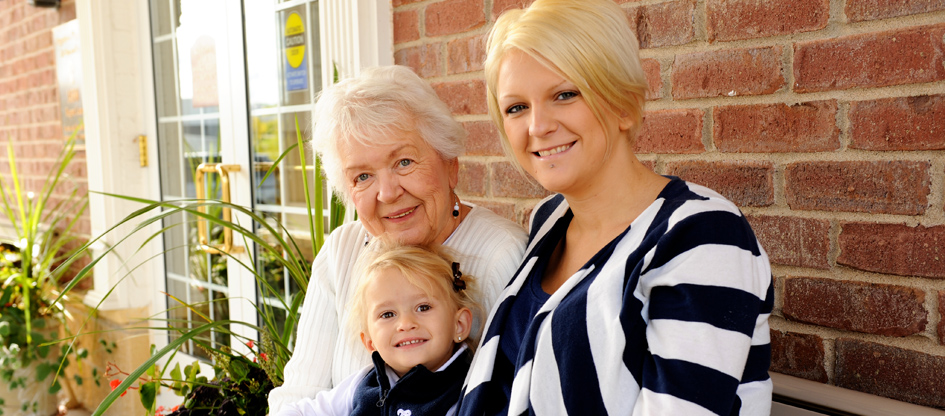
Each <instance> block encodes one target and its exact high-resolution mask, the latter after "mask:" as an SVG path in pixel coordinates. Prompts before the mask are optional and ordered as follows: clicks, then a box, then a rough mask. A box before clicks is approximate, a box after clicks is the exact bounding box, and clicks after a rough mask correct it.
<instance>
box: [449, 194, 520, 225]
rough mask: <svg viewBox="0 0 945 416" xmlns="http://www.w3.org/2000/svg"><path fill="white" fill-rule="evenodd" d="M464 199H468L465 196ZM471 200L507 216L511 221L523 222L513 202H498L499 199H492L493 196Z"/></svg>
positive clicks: (502, 215) (504, 216) (503, 216)
mask: <svg viewBox="0 0 945 416" xmlns="http://www.w3.org/2000/svg"><path fill="white" fill-rule="evenodd" d="M463 200H464V201H465V200H466V199H465V198H464V199H463ZM470 202H472V203H474V204H476V205H478V206H480V207H483V208H486V209H488V210H490V211H492V212H494V213H496V214H498V215H499V216H500V217H502V218H505V219H507V220H509V221H512V222H514V223H516V224H521V221H520V220H519V216H518V214H517V213H516V212H515V204H513V203H508V202H497V201H495V200H493V199H491V198H486V199H472V200H470Z"/></svg>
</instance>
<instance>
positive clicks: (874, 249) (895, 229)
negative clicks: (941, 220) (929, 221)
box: [837, 222, 945, 279]
mask: <svg viewBox="0 0 945 416" xmlns="http://www.w3.org/2000/svg"><path fill="white" fill-rule="evenodd" d="M837 244H838V245H839V247H840V256H839V257H837V263H838V264H842V265H845V266H850V267H853V268H855V269H860V270H866V271H871V272H878V273H887V274H896V275H900V276H921V277H930V278H936V279H945V226H943V225H938V226H932V227H925V226H921V225H919V226H915V227H909V226H907V225H904V224H875V223H861V222H849V223H843V224H841V229H840V236H839V237H838V239H837Z"/></svg>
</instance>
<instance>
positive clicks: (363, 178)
mask: <svg viewBox="0 0 945 416" xmlns="http://www.w3.org/2000/svg"><path fill="white" fill-rule="evenodd" d="M370 177H371V175H368V174H367V173H362V174H360V175H358V177H356V178H354V181H355V182H364V181H366V180H368V179H369V178H370Z"/></svg>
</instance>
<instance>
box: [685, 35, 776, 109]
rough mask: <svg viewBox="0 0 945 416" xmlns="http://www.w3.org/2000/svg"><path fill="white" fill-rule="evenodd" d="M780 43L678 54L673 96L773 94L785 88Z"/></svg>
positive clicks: (699, 96)
mask: <svg viewBox="0 0 945 416" xmlns="http://www.w3.org/2000/svg"><path fill="white" fill-rule="evenodd" d="M781 55H782V47H781V46H769V47H762V48H747V49H729V50H719V51H711V52H696V53H689V54H682V55H676V61H675V62H673V71H672V88H673V98H674V99H676V100H686V99H690V98H704V97H718V96H737V95H762V94H771V93H773V92H775V91H778V90H780V89H781V88H782V87H784V76H783V75H782V74H781Z"/></svg>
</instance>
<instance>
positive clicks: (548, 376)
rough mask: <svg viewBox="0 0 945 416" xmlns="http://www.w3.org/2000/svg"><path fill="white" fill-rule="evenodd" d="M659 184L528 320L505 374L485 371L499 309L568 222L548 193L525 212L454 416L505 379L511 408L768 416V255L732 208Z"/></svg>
mask: <svg viewBox="0 0 945 416" xmlns="http://www.w3.org/2000/svg"><path fill="white" fill-rule="evenodd" d="M670 179H672V180H671V182H670V183H669V184H668V185H666V187H665V188H664V189H663V191H662V192H661V193H660V195H659V197H658V198H657V199H656V201H655V202H653V204H651V205H650V206H649V207H648V208H647V209H646V210H645V211H644V212H643V213H642V214H640V216H639V217H638V218H637V219H636V220H635V221H633V223H632V224H631V225H630V227H629V228H628V229H627V230H626V231H624V233H623V234H621V235H620V236H618V237H617V238H616V239H615V240H614V241H612V242H611V243H610V244H608V245H607V246H606V247H604V248H603V249H602V250H601V251H600V252H599V253H598V254H597V255H595V256H594V258H592V259H591V260H590V261H589V262H588V264H586V265H585V267H584V268H583V269H581V270H580V271H578V272H577V273H575V274H574V275H573V276H571V277H570V278H569V279H568V281H567V282H566V283H565V284H564V285H563V286H561V288H559V289H558V290H557V291H556V292H555V293H554V294H553V295H552V296H551V298H550V299H548V301H547V302H546V303H545V304H544V306H542V307H541V309H540V310H539V312H538V313H537V314H536V315H535V316H534V317H533V318H532V321H531V323H530V324H529V326H528V330H527V331H526V336H525V339H524V340H522V343H521V350H520V353H519V355H518V357H517V358H515V359H513V360H512V361H513V363H514V366H515V374H514V379H513V378H512V374H498V373H495V372H494V371H493V369H494V366H495V361H496V354H497V353H498V351H499V350H500V349H499V340H500V337H501V335H502V331H503V327H504V326H505V322H506V320H507V319H508V314H509V310H510V309H511V304H512V302H513V301H514V300H515V297H516V294H517V293H518V292H519V290H520V289H521V288H522V287H523V284H525V281H526V280H527V279H529V278H530V275H531V274H532V273H531V271H532V269H533V268H534V267H535V265H536V263H537V262H539V261H547V259H541V260H540V259H539V257H540V254H539V253H550V252H551V250H549V249H548V246H547V245H549V244H550V245H554V244H557V242H558V240H559V239H560V238H561V237H562V236H563V233H564V231H565V230H566V228H567V224H568V223H569V222H570V219H571V218H572V214H571V212H570V210H569V208H568V204H567V201H565V199H564V198H563V197H562V196H561V195H554V196H551V197H549V198H547V199H545V200H544V201H542V202H541V203H540V204H539V205H538V206H537V207H536V209H535V211H534V213H533V216H532V221H531V227H530V236H529V244H528V248H527V249H526V256H525V260H524V261H523V264H522V266H521V267H520V268H519V270H518V272H517V273H516V276H515V278H514V279H513V280H512V281H511V283H509V286H508V287H507V288H506V289H505V291H504V292H503V293H502V295H501V296H500V298H499V300H498V301H497V302H496V306H495V308H494V309H493V311H492V314H491V316H490V317H489V321H488V322H487V324H486V327H487V331H486V334H485V335H484V336H483V340H482V342H481V344H480V347H479V350H478V352H477V353H476V356H475V358H474V360H473V364H472V368H470V370H469V374H468V375H467V378H466V385H465V386H464V389H463V397H462V399H461V402H460V412H459V413H460V414H461V415H481V414H484V413H486V409H489V408H494V407H495V402H496V400H502V393H501V391H502V388H501V386H503V385H505V386H508V385H509V384H508V383H511V398H510V403H509V410H508V414H511V415H518V414H525V413H528V414H536V415H549V414H571V415H604V414H610V415H616V414H633V415H687V416H692V415H703V414H719V415H736V414H741V415H764V414H769V413H770V409H771V391H772V384H771V379H770V378H769V377H768V367H769V364H770V361H771V346H770V341H769V336H770V335H769V332H768V316H769V314H770V313H771V308H772V305H773V301H774V292H773V288H772V279H771V267H770V264H769V263H768V257H767V255H766V254H765V252H764V250H763V249H762V248H761V246H760V245H759V244H758V242H757V240H756V238H755V235H754V233H753V232H752V230H751V227H750V226H749V225H748V222H747V221H746V220H745V218H744V217H743V216H742V215H741V212H740V211H739V210H738V208H737V207H736V206H735V205H734V204H732V203H731V202H729V201H728V200H726V199H725V198H723V197H722V196H721V195H719V194H718V193H716V192H714V191H712V190H710V189H708V188H705V187H703V186H699V185H695V184H691V183H687V182H684V181H682V180H680V179H678V178H672V177H671V178H670ZM558 223H560V225H559V226H558V227H555V224H558ZM553 229H554V230H553ZM535 278H537V277H535Z"/></svg>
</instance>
